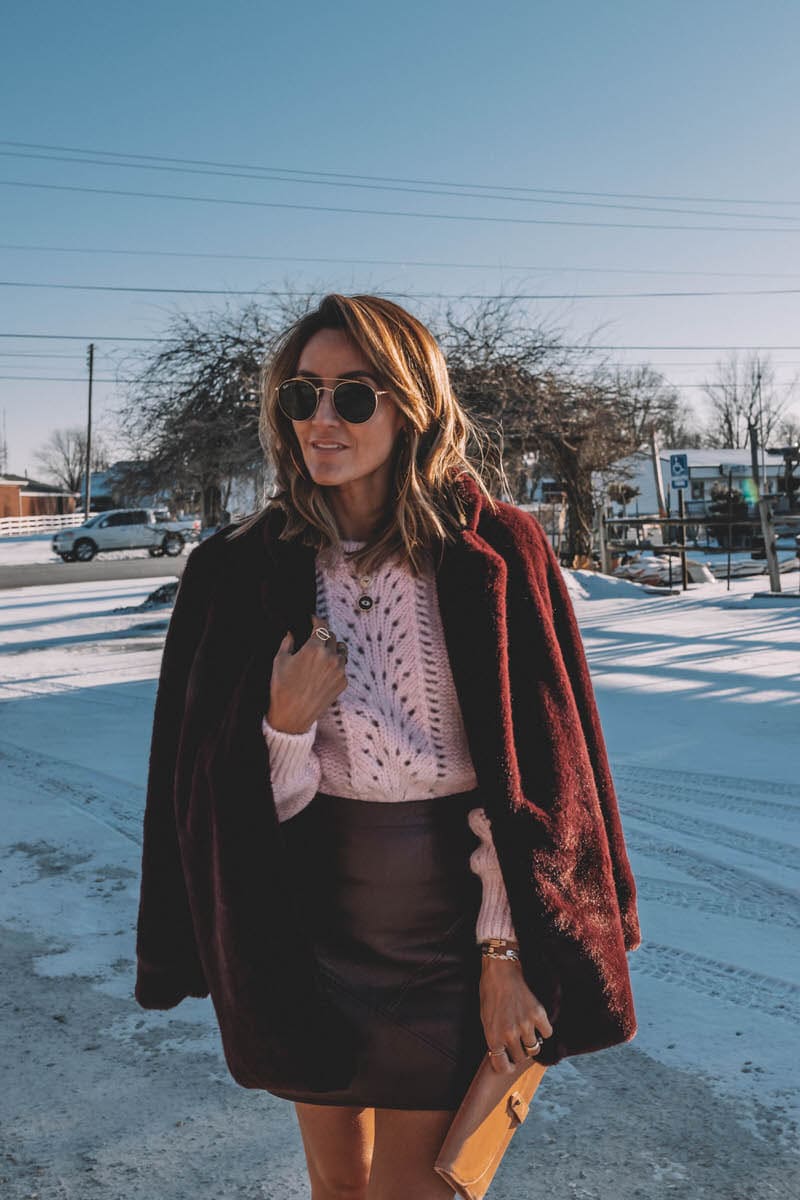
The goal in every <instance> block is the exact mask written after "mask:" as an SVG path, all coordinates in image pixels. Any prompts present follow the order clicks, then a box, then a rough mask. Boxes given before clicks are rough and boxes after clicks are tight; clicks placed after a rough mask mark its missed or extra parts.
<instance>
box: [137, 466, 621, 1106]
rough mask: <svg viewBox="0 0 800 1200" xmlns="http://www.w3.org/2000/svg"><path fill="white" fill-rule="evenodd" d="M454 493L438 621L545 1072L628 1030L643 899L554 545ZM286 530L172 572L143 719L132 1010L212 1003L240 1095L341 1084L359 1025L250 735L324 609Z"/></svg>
mask: <svg viewBox="0 0 800 1200" xmlns="http://www.w3.org/2000/svg"><path fill="white" fill-rule="evenodd" d="M460 487H461V488H462V495H463V497H464V502H465V505H466V508H467V512H468V519H467V522H466V524H465V526H464V527H463V529H462V532H461V533H460V535H459V537H458V540H457V542H456V543H455V544H451V545H448V546H447V547H446V549H445V552H444V557H443V559H442V562H441V564H440V565H439V567H438V568H437V590H438V597H439V605H440V612H441V617H442V624H443V627H444V633H445V642H446V646H447V650H448V655H449V658H450V664H451V668H452V672H453V678H454V682H455V685H456V690H457V694H458V697H459V701H460V704H461V708H462V715H463V718H464V724H465V728H466V732H467V738H468V743H469V747H470V753H471V755H472V759H473V763H474V766H475V771H476V775H477V778H478V784H479V787H480V789H481V793H482V795H481V803H482V804H483V806H484V807H485V809H486V812H487V815H488V816H489V819H490V820H491V823H492V832H493V836H494V841H495V845H496V847H497V854H498V859H499V863H500V867H501V870H502V873H503V878H504V880H505V884H506V890H507V892H508V897H509V904H510V907H511V915H512V919H513V922H514V927H515V929H516V932H517V936H518V939H519V944H520V957H521V962H522V970H523V973H524V977H525V979H526V982H527V983H528V986H529V987H530V988H531V990H532V991H533V992H534V993H535V994H536V995H537V996H538V997H539V999H540V1000H541V1002H542V1004H543V1005H544V1007H545V1009H546V1011H547V1013H548V1015H549V1017H550V1020H551V1023H552V1025H553V1030H554V1032H553V1035H552V1037H551V1038H549V1039H546V1040H545V1042H544V1046H543V1049H542V1051H541V1054H540V1056H539V1057H540V1060H541V1061H542V1062H543V1063H547V1064H553V1063H556V1062H558V1061H559V1060H560V1059H562V1058H564V1057H566V1056H567V1055H573V1054H582V1053H585V1052H587V1051H591V1050H599V1049H602V1048H604V1047H607V1046H612V1045H615V1044H618V1043H620V1042H625V1041H629V1040H630V1039H631V1038H632V1037H633V1036H634V1034H635V1033H636V1017H635V1013H634V1007H633V998H632V993H631V982H630V976H629V972H628V962H627V958H626V951H627V950H635V949H636V948H637V947H638V946H639V944H640V941H641V935H640V930H639V921H638V916H637V911H636V889H635V883H634V879H633V875H632V872H631V868H630V864H629V861H628V857H627V853H626V849H625V843H624V839H623V832H622V827H621V824H620V817H619V811H618V807H617V799H616V795H615V791H614V784H613V781H612V777H611V773H610V770H609V765H608V759H607V754H606V748H605V743H604V740H603V735H602V732H601V728H600V723H599V720H598V714H597V708H596V705H595V699H594V694H593V691H592V685H591V681H590V677H589V670H588V667H587V663H586V658H585V654H584V651H583V646H582V643H581V638H580V633H579V631H578V626H577V623H576V620H575V616H574V612H573V609H572V604H571V601H570V598H569V594H568V592H567V589H566V586H565V583H564V579H563V576H562V574H561V570H560V568H559V566H558V563H557V561H556V558H555V555H554V553H553V551H552V549H551V546H550V543H549V541H548V538H547V537H546V535H545V533H544V531H543V529H542V527H541V526H540V525H539V523H538V522H537V521H536V519H535V518H534V517H532V516H531V515H529V514H527V513H525V512H523V511H522V510H520V509H518V508H516V507H515V506H513V505H511V504H500V506H499V511H498V513H497V514H496V515H493V514H492V513H491V510H490V509H489V508H488V506H487V505H486V504H485V501H484V500H483V497H482V496H481V493H480V491H479V489H478V488H477V487H476V486H475V484H474V483H473V482H472V481H471V479H470V478H469V477H468V476H466V475H462V476H461V479H460ZM283 520H284V516H283V513H282V512H281V511H280V510H278V509H273V510H271V511H269V512H268V513H267V514H266V515H265V516H264V518H263V519H262V520H261V521H260V522H258V523H257V524H256V525H255V526H254V527H253V528H251V529H250V530H249V531H248V533H246V534H245V535H244V536H242V537H241V538H238V539H235V540H233V541H230V540H228V538H227V536H226V532H227V533H229V532H230V531H231V530H230V527H229V528H228V530H227V531H226V530H224V529H223V530H220V531H219V532H218V533H217V534H215V535H214V536H212V537H210V538H209V539H208V540H207V541H206V542H203V543H202V544H201V545H200V546H198V547H197V549H195V550H194V551H193V552H192V554H191V555H190V557H189V558H188V560H187V562H186V567H185V569H184V573H183V577H182V580H181V583H180V587H179V590H178V595H177V599H176V603H175V608H174V611H173V615H172V620H171V622H170V625H169V630H168V633H167V638H166V644H165V647H164V655H163V660H162V665H161V675H160V679H159V684H158V693H157V699H156V707H155V717H154V724H153V735H152V744H151V752H150V764H149V777H148V786H147V798H146V808H145V815H144V842H143V852H142V873H141V892H140V902H139V914H138V922H137V940H136V952H137V978H136V985H135V996H136V999H137V1001H138V1003H139V1004H140V1005H142V1007H144V1008H157V1009H166V1008H171V1007H173V1006H174V1005H176V1004H178V1003H180V1001H181V1000H182V999H184V997H186V996H207V995H209V994H210V996H211V1000H212V1003H213V1005H214V1009H215V1012H216V1016H217V1019H218V1022H219V1026H220V1033H221V1036H222V1044H223V1050H224V1053H225V1057H226V1061H227V1064H228V1067H229V1070H230V1072H231V1074H232V1075H233V1077H234V1079H235V1080H236V1081H237V1082H238V1083H240V1084H241V1085H242V1086H244V1087H254V1088H269V1087H270V1086H273V1087H276V1088H282V1087H289V1086H291V1087H300V1088H302V1087H304V1086H323V1087H330V1088H338V1087H343V1086H346V1085H347V1083H348V1082H349V1080H350V1077H351V1075H352V1071H353V1068H354V1062H355V1060H354V1045H355V1038H356V1037H357V1031H355V1030H353V1029H352V1028H349V1027H348V1026H346V1025H345V1024H344V1023H343V1019H342V1018H341V1017H340V1016H339V1015H338V1013H336V1012H335V1011H333V1009H332V1008H331V1006H330V1005H329V1003H328V1001H327V999H326V997H325V993H324V991H323V990H322V989H321V987H320V986H319V980H318V978H317V975H316V972H315V967H314V960H313V954H312V951H311V947H310V945H309V944H308V942H307V939H306V938H305V936H304V928H303V924H302V920H301V917H300V908H299V905H298V904H297V902H296V900H295V898H294V893H293V890H292V888H293V881H292V878H291V875H290V872H289V870H288V866H287V861H286V856H285V854H284V847H283V840H282V834H281V828H280V825H279V822H278V819H277V815H276V812H275V805H274V802H273V799H272V790H271V786H270V774H269V756H268V753H267V748H266V744H265V741H264V738H263V736H262V733H261V718H262V715H263V713H264V712H265V711H266V709H267V706H268V704H269V680H270V676H271V669H272V660H273V657H274V655H275V652H276V650H277V648H278V645H279V643H280V641H281V639H282V637H283V635H284V633H285V632H286V630H287V628H291V629H292V632H293V634H294V638H295V644H296V645H297V644H300V643H302V642H304V641H305V640H306V639H307V638H308V636H309V634H310V632H311V619H310V614H311V613H312V612H313V611H314V607H315V603H316V591H315V576H314V551H313V550H312V549H310V548H308V547H304V546H301V545H300V544H299V543H297V542H281V541H279V540H278V538H277V532H278V530H279V528H280V526H281V523H282V522H283ZM316 899H318V902H319V903H320V904H324V903H325V897H324V896H322V895H321V896H319V897H318V898H315V900H316ZM321 1080H324V1081H325V1082H322V1083H321ZM311 1081H313V1083H312V1082H311Z"/></svg>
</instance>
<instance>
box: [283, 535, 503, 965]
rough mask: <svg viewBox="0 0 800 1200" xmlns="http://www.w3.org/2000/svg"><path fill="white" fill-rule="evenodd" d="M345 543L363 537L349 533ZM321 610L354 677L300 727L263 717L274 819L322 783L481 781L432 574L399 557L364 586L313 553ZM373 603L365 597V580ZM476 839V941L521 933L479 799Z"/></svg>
mask: <svg viewBox="0 0 800 1200" xmlns="http://www.w3.org/2000/svg"><path fill="white" fill-rule="evenodd" d="M342 545H343V547H344V549H345V550H355V549H356V548H357V547H360V546H363V545H364V542H359V541H343V542H342ZM316 573H317V604H316V612H317V613H318V614H319V616H320V617H322V619H323V620H324V621H325V623H326V625H328V626H329V627H330V628H331V629H332V630H333V632H334V634H335V636H336V637H337V638H338V639H340V640H342V639H343V640H345V641H346V642H347V644H348V649H349V656H348V663H347V676H348V684H347V688H346V689H345V691H344V692H342V693H341V695H340V696H337V698H336V700H334V702H333V703H332V704H331V705H330V706H329V707H328V708H327V709H326V711H325V712H324V713H323V714H322V716H320V717H319V719H318V720H317V721H314V723H313V724H312V725H311V726H310V728H309V729H307V730H306V731H305V732H304V733H286V732H284V731H283V730H277V729H273V727H272V726H271V725H270V723H269V722H268V721H267V719H266V717H264V720H263V731H264V737H265V738H266V742H267V746H268V750H269V760H270V776H271V780H272V789H273V795H274V798H275V805H276V808H277V812H278V819H279V820H280V821H286V820H288V819H289V818H290V817H292V816H294V815H295V814H296V813H298V812H300V810H301V809H303V808H305V806H306V805H307V804H308V803H309V802H310V801H311V800H312V799H313V797H314V795H315V794H316V792H317V791H322V792H328V793H329V794H330V795H334V796H348V797H351V798H353V799H361V800H380V801H385V802H386V803H391V802H392V801H393V800H420V799H432V798H434V797H436V796H447V795H450V794H451V793H455V792H466V791H469V790H471V789H472V788H474V787H477V778H476V776H475V771H474V768H473V765H472V759H471V757H470V753H469V749H468V746H467V740H466V733H465V730H464V725H463V721H462V717H461V710H460V707H459V703H458V697H457V694H456V691H455V686H454V684H453V677H452V674H451V671H450V662H449V658H448V655H447V650H446V647H445V642H444V631H443V629H442V624H441V618H440V616H439V605H438V599H437V595H436V580H435V576H434V574H433V569H432V565H431V564H429V565H428V568H427V570H426V572H425V574H424V575H423V576H421V577H420V578H417V579H415V578H414V576H413V575H412V574H411V571H410V570H409V569H408V568H407V567H406V566H405V565H403V564H400V563H398V562H396V561H390V562H388V563H386V562H385V563H383V564H382V566H381V567H380V569H379V570H378V571H377V572H374V573H373V575H372V582H371V583H370V585H369V587H368V588H366V589H362V588H361V587H360V585H359V583H358V579H357V576H356V572H355V568H354V567H353V565H352V564H351V563H349V562H347V561H346V560H345V559H344V558H343V556H341V555H335V553H334V552H333V551H331V550H328V551H325V552H322V553H320V554H318V555H317V566H316ZM364 590H366V592H367V593H368V594H369V595H370V596H372V597H373V599H374V601H375V603H374V604H373V607H372V608H371V609H368V610H361V609H359V607H358V603H357V601H358V597H359V596H360V595H361V594H362V591H364ZM468 821H469V826H470V828H471V829H472V831H473V832H474V833H475V834H476V835H477V836H478V837H479V838H480V843H481V844H480V845H479V846H478V847H477V848H476V849H475V850H474V851H473V853H472V855H471V856H470V867H471V869H472V870H473V871H474V872H475V874H476V875H478V876H479V877H480V879H481V883H482V887H483V891H482V902H481V906H480V911H479V913H478V918H477V921H476V927H475V940H476V941H481V940H482V939H483V938H486V937H505V938H515V937H516V934H515V931H514V926H513V924H512V921H511V912H510V909H509V905H508V896H507V894H506V889H505V884H504V882H503V876H502V874H501V872H500V864H499V863H498V860H497V853H496V851H495V847H494V842H493V840H492V834H491V825H490V823H489V820H488V818H487V816H486V813H485V811H484V809H483V808H473V809H471V810H470V812H469V815H468Z"/></svg>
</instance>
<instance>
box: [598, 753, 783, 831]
mask: <svg viewBox="0 0 800 1200" xmlns="http://www.w3.org/2000/svg"><path fill="white" fill-rule="evenodd" d="M613 774H614V779H615V781H617V783H618V784H619V786H620V789H621V791H623V792H624V793H625V794H626V795H630V796H633V797H635V798H642V799H644V800H651V801H659V802H661V801H664V802H670V801H672V802H674V803H677V804H690V805H692V806H697V805H703V806H704V807H706V808H720V809H723V810H724V811H726V812H738V813H744V814H745V815H746V816H760V817H766V818H768V819H770V820H776V821H789V822H792V823H797V824H800V786H798V785H797V784H793V783H781V782H779V781H777V780H771V779H744V778H741V777H740V776H733V775H704V774H703V773H702V772H700V771H675V770H670V769H664V768H663V767H661V766H658V767H639V766H633V765H629V764H625V763H622V764H620V765H619V766H615V767H614V771H613Z"/></svg>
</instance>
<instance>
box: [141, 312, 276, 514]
mask: <svg viewBox="0 0 800 1200" xmlns="http://www.w3.org/2000/svg"><path fill="white" fill-rule="evenodd" d="M278 328H280V323H279V322H278V323H276V322H274V321H273V320H271V319H270V312H269V311H268V310H267V309H265V308H263V307H261V306H259V305H256V304H255V303H248V304H247V305H245V306H244V307H241V308H238V309H231V308H226V309H225V310H224V311H222V312H210V313H205V314H200V315H196V314H188V313H176V314H174V315H173V317H172V319H171V322H170V325H169V327H168V330H167V334H166V341H162V342H161V343H160V344H159V345H158V348H157V349H156V350H155V352H144V353H143V354H142V355H140V356H139V357H138V358H137V359H136V360H134V361H133V362H130V361H129V362H128V363H126V364H125V365H124V371H125V374H126V375H127V376H128V377H133V378H135V380H136V382H135V383H134V384H133V385H132V386H130V387H129V388H128V391H127V395H126V398H125V400H124V401H123V404H122V406H121V407H120V410H119V416H120V419H121V422H122V428H123V431H124V433H125V434H126V436H127V437H128V439H129V444H130V447H131V453H132V457H134V458H135V459H136V460H138V466H136V467H134V468H132V474H133V475H135V476H136V479H135V480H133V479H131V480H128V483H129V486H131V485H133V484H134V483H135V484H136V486H138V488H139V489H140V490H141V491H151V492H159V491H160V492H167V493H168V494H170V495H171V496H172V497H173V499H174V501H175V502H176V503H181V504H183V505H184V506H185V505H187V504H191V505H192V506H193V505H194V503H195V501H199V504H200V507H201V510H202V515H203V520H204V522H205V523H206V524H218V523H219V521H220V520H221V519H222V513H223V512H224V510H225V509H226V508H227V505H228V502H229V498H230V492H231V487H232V484H233V481H234V479H242V478H245V477H252V476H253V474H254V473H257V472H258V471H260V470H261V469H262V467H263V451H262V448H261V444H260V442H259V437H258V407H259V398H258V378H259V370H260V366H261V362H262V360H263V357H264V355H265V354H266V353H267V351H268V348H269V346H270V343H271V342H272V340H273V338H274V336H275V333H276V331H277V329H278Z"/></svg>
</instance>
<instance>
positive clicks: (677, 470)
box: [669, 454, 689, 488]
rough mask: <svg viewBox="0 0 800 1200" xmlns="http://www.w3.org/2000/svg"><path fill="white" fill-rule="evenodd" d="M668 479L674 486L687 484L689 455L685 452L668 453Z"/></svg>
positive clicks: (686, 485) (680, 486)
mask: <svg viewBox="0 0 800 1200" xmlns="http://www.w3.org/2000/svg"><path fill="white" fill-rule="evenodd" d="M669 481H670V484H671V485H672V487H674V488H685V487H688V486H689V456H688V455H687V454H670V456H669Z"/></svg>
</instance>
